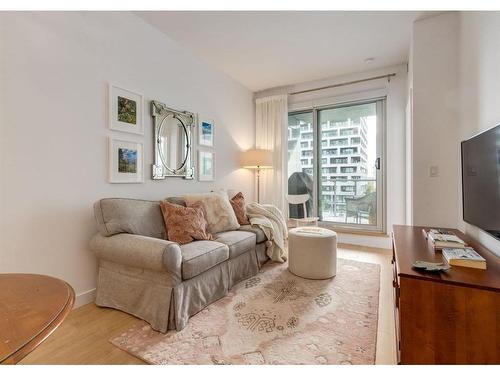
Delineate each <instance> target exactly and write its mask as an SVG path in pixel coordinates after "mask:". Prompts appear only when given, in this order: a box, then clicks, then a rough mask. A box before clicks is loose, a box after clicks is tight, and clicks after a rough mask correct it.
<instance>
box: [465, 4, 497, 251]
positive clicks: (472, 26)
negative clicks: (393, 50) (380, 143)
mask: <svg viewBox="0 0 500 375" xmlns="http://www.w3.org/2000/svg"><path fill="white" fill-rule="evenodd" d="M499 35H500V13H499V12H461V14H460V39H459V50H460V53H459V73H460V85H461V101H460V104H461V105H460V111H459V117H460V122H459V123H460V132H459V141H462V140H464V139H467V138H470V137H471V136H473V135H475V134H477V133H479V132H481V131H483V130H485V129H488V128H491V127H493V126H495V125H497V124H499V123H500V105H499V103H500V45H499V42H498V40H499V39H498V37H499ZM457 183H458V186H459V187H461V181H460V177H459V179H458V180H457ZM458 194H459V195H458V199H457V207H459V216H458V219H459V220H458V225H459V227H460V228H461V229H462V230H464V231H466V232H467V233H468V234H470V235H472V236H473V237H475V238H476V239H477V240H479V241H480V242H482V243H483V244H484V245H485V246H486V247H487V248H489V249H490V250H491V251H493V252H494V253H495V254H497V255H498V256H500V241H498V240H496V239H494V238H492V237H490V236H489V235H488V234H486V233H485V232H483V231H481V230H479V229H477V228H475V227H473V226H471V225H469V224H466V223H464V222H463V220H462V200H461V191H460V190H459V191H458Z"/></svg>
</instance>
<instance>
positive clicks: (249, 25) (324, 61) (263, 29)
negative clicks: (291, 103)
mask: <svg viewBox="0 0 500 375" xmlns="http://www.w3.org/2000/svg"><path fill="white" fill-rule="evenodd" d="M136 14H137V15H138V16H139V17H141V18H143V19H144V20H145V21H146V22H148V23H149V24H151V25H152V26H154V27H156V28H158V29H159V30H161V31H162V32H164V33H165V34H166V35H168V36H169V37H170V38H172V39H173V40H175V41H177V42H178V43H180V44H182V45H184V46H185V47H187V48H189V49H192V50H193V51H194V52H195V53H197V54H198V55H199V56H200V57H201V58H202V59H204V60H205V61H207V62H208V63H210V64H212V65H213V66H215V67H216V68H218V69H219V70H221V71H223V72H225V73H226V74H227V75H229V76H231V77H232V78H234V79H235V80H237V81H238V82H240V83H241V84H243V85H244V86H246V87H247V88H249V89H251V90H252V91H260V90H264V89H267V88H271V87H277V86H284V85H291V84H295V83H299V82H305V81H311V80H316V79H321V78H326V77H332V76H337V75H342V74H349V73H354V72H359V71H364V70H371V69H377V68H381V67H386V66H390V65H396V64H401V63H405V62H407V60H408V51H409V45H410V37H411V29H412V24H413V21H415V20H416V19H421V18H424V17H426V16H428V15H430V13H425V12H378V11H376V12H344V11H317V12H285V11H283V12H172V11H152V12H136ZM367 58H373V59H374V60H373V61H372V62H371V63H369V64H368V63H366V62H365V60H366V59H367Z"/></svg>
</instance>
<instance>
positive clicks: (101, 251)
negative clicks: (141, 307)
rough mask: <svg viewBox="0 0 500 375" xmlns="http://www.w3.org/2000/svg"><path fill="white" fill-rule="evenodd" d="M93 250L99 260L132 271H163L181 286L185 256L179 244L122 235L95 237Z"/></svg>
mask: <svg viewBox="0 0 500 375" xmlns="http://www.w3.org/2000/svg"><path fill="white" fill-rule="evenodd" d="M90 248H91V249H92V251H94V253H95V254H96V256H97V257H98V258H99V259H104V260H107V261H110V262H114V263H118V264H123V265H126V266H131V267H138V268H145V269H148V270H153V271H164V272H168V273H170V274H172V276H173V277H174V280H175V281H176V283H177V282H180V281H181V280H182V278H181V263H182V255H181V248H180V247H179V245H178V244H177V243H176V242H171V241H165V240H161V239H158V238H153V237H146V236H139V235H137V234H128V233H120V234H115V235H113V236H110V237H104V236H103V235H101V234H99V233H98V234H96V235H95V236H94V238H92V241H91V242H90Z"/></svg>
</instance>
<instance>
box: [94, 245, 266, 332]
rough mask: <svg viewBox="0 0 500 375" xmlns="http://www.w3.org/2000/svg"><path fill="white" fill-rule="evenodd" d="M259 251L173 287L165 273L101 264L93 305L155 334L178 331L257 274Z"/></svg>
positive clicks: (106, 263)
mask: <svg viewBox="0 0 500 375" xmlns="http://www.w3.org/2000/svg"><path fill="white" fill-rule="evenodd" d="M264 248H265V246H264ZM258 249H259V245H257V248H256V249H255V250H256V251H247V252H246V253H243V254H241V255H239V256H238V257H236V258H234V259H229V260H227V261H225V262H223V263H220V264H218V265H216V266H214V267H212V268H210V269H209V270H207V271H205V272H203V273H202V274H200V275H198V276H195V277H193V278H191V279H188V280H184V281H183V282H182V283H180V284H177V285H175V286H174V285H170V284H169V282H168V280H169V277H168V274H166V273H162V272H154V271H150V270H145V269H141V268H133V267H128V266H123V265H120V264H116V263H111V262H108V261H103V260H101V261H100V262H99V278H98V285H97V297H96V304H97V305H98V306H103V307H111V308H115V309H118V310H121V311H124V312H127V313H129V314H132V315H134V316H136V317H138V318H140V319H142V320H145V321H146V322H148V323H149V324H151V327H152V328H153V329H154V330H156V331H160V332H163V333H165V332H167V330H168V329H173V330H177V331H180V330H182V329H184V328H185V327H186V325H187V324H188V321H189V318H190V317H191V316H193V315H195V314H196V313H198V312H200V311H201V310H203V309H204V308H205V307H207V306H208V305H210V304H211V303H213V302H215V301H217V300H218V299H220V298H222V297H224V296H226V295H227V294H228V292H229V289H231V288H232V287H233V286H234V285H236V284H237V283H239V282H240V281H242V280H245V279H247V278H250V277H253V276H255V275H256V274H257V273H258V272H259V268H260V265H261V262H260V261H259V260H258V258H259V256H258V252H257V251H258ZM264 251H265V250H264Z"/></svg>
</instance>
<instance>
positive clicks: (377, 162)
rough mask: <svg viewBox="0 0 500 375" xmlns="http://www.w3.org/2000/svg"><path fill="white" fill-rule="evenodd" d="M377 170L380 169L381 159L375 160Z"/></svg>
mask: <svg viewBox="0 0 500 375" xmlns="http://www.w3.org/2000/svg"><path fill="white" fill-rule="evenodd" d="M375 168H377V169H380V158H377V159H376V160H375Z"/></svg>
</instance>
